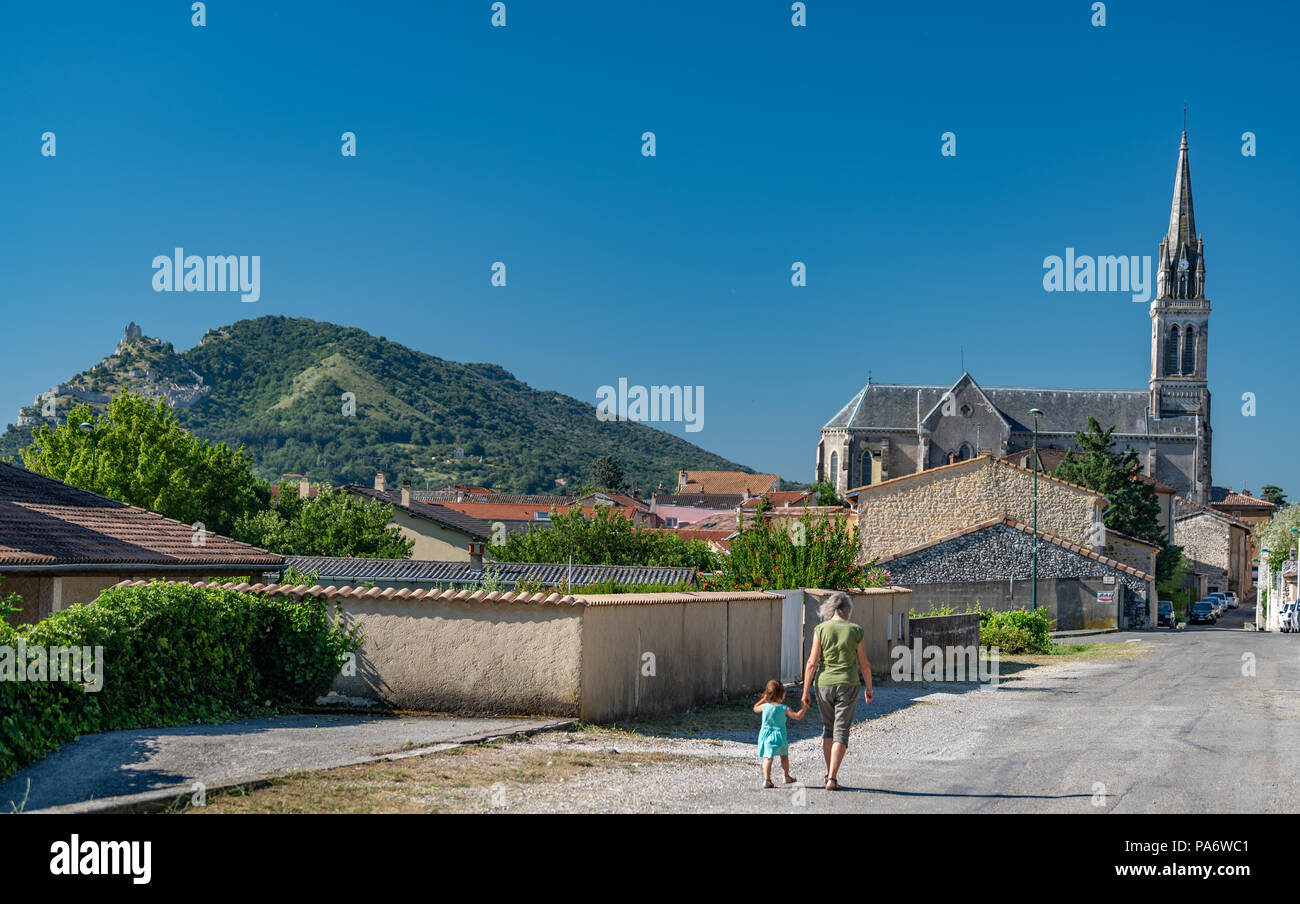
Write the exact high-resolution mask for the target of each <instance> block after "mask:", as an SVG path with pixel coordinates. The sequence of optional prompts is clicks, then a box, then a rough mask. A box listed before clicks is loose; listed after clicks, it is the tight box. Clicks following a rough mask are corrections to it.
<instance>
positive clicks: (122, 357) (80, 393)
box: [16, 322, 212, 427]
mask: <svg viewBox="0 0 1300 904" xmlns="http://www.w3.org/2000/svg"><path fill="white" fill-rule="evenodd" d="M166 350H167V346H166V344H165V343H164V342H163V341H162V340H161V339H154V338H150V337H149V336H146V335H144V332H143V331H142V330H141V329H140V326H139V325H138V324H136V323H134V322H132V323H128V324H127V325H126V329H125V330H123V333H122V338H121V339H120V340H119V341H118V343H117V347H116V348H114V349H113V354H112V355H110V356H108V357H107V358H105V359H104V360H103V361H101V362H99V363H98V364H96V365H95V366H94V367H92V368H91V369H90V370H88V371H86V372H84V373H82V374H79V375H78V376H76V377H73V378H72V379H71V380H70V381H68V382H67V383H60V384H58V385H57V386H53V387H51V388H50V390H49V391H48V392H43V393H41V394H40V395H38V396H36V399H35V401H33V403H32V404H31V405H24V406H23V407H22V408H19V409H18V420H17V422H16V425H17V426H19V427H39V426H40V425H41V424H57V423H59V421H60V420H61V419H62V417H64V416H66V413H67V411H68V410H69V409H70V408H72V407H74V406H76V405H79V404H81V403H83V402H85V403H89V404H91V405H94V406H96V407H98V406H102V405H107V404H108V402H109V401H110V400H111V399H112V398H113V395H114V394H115V393H116V392H118V391H121V390H123V389H129V390H130V391H132V392H134V393H136V394H137V395H142V396H144V397H146V398H150V399H159V398H161V399H166V401H167V404H168V405H170V406H171V407H173V408H175V407H177V406H180V407H182V408H188V407H189V406H191V405H193V404H195V403H196V402H198V401H199V400H200V399H202V398H204V397H205V396H207V395H208V394H209V393H210V392H212V387H211V386H209V385H208V384H206V383H204V382H203V377H202V376H200V375H199V374H198V373H196V372H195V371H194V370H191V369H190V368H185V372H186V376H188V378H189V379H184V378H181V379H176V378H174V377H170V378H169V377H164V376H163V375H162V374H161V373H159V372H158V371H156V370H154V369H153V368H150V367H144V368H140V367H133V366H132V367H128V366H127V365H128V360H129V358H130V357H131V356H132V355H133V353H143V354H144V355H150V354H152V355H159V354H166V353H167V351H166Z"/></svg>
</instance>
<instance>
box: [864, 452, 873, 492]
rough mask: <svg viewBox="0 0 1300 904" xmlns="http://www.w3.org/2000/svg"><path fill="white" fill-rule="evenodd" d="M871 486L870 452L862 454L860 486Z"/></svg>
mask: <svg viewBox="0 0 1300 904" xmlns="http://www.w3.org/2000/svg"><path fill="white" fill-rule="evenodd" d="M870 484H871V451H870V450H868V451H866V452H863V453H862V486H864V487H865V486H869V485H870Z"/></svg>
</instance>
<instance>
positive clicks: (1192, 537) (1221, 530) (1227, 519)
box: [1175, 500, 1255, 599]
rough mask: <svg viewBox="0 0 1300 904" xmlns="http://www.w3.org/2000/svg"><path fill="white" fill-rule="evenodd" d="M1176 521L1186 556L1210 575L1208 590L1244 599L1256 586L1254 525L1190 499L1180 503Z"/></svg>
mask: <svg viewBox="0 0 1300 904" xmlns="http://www.w3.org/2000/svg"><path fill="white" fill-rule="evenodd" d="M1175 524H1176V525H1177V526H1176V528H1175V530H1176V532H1177V534H1178V545H1179V546H1181V547H1182V548H1183V555H1184V556H1186V557H1187V560H1188V561H1189V562H1191V563H1192V568H1193V569H1194V570H1195V571H1197V572H1199V573H1201V574H1203V575H1205V576H1206V592H1208V593H1213V592H1214V591H1216V590H1231V591H1232V592H1233V593H1235V594H1237V596H1238V597H1240V598H1242V599H1244V598H1245V597H1246V594H1248V593H1250V592H1251V591H1252V590H1253V589H1254V586H1255V585H1254V581H1253V580H1252V579H1251V569H1250V564H1251V563H1250V548H1251V547H1250V536H1251V531H1252V528H1251V525H1250V524H1248V523H1247V522H1245V521H1242V520H1240V519H1238V518H1233V517H1232V516H1231V515H1225V514H1223V513H1222V512H1218V511H1215V510H1214V509H1211V508H1205V507H1203V506H1199V505H1195V504H1193V503H1190V502H1188V501H1186V500H1179V502H1178V514H1177V515H1176V516H1175Z"/></svg>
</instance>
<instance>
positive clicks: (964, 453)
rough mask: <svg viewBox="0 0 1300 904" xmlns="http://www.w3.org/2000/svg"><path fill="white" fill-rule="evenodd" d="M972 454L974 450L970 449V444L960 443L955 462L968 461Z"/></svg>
mask: <svg viewBox="0 0 1300 904" xmlns="http://www.w3.org/2000/svg"><path fill="white" fill-rule="evenodd" d="M974 454H975V453H974V450H973V449H971V447H970V443H962V444H961V449H960V450H958V452H957V460H958V461H966V460H967V459H969V458H970V457H971V456H972V455H974Z"/></svg>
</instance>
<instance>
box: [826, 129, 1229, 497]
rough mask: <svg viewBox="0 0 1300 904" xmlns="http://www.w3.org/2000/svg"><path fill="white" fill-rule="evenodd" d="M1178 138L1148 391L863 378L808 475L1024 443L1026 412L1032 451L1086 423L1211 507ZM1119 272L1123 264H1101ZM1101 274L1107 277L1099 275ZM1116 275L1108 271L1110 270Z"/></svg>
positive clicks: (1195, 282) (1203, 307) (1200, 331)
mask: <svg viewBox="0 0 1300 904" xmlns="http://www.w3.org/2000/svg"><path fill="white" fill-rule="evenodd" d="M1187 153H1188V152H1187V133H1186V132H1184V133H1183V139H1182V144H1181V146H1180V147H1179V151H1178V169H1177V172H1176V173H1175V176H1174V194H1173V203H1172V205H1171V209H1170V214H1169V228H1168V230H1167V231H1166V233H1165V235H1164V237H1163V238H1162V239H1161V242H1160V251H1159V259H1158V260H1157V261H1156V262H1155V270H1156V293H1155V298H1154V299H1153V300H1152V301H1151V304H1150V308H1149V315H1150V319H1151V368H1150V374H1149V378H1148V382H1147V387H1146V389H1131V390H1109V389H1042V388H1038V387H1026V386H1006V387H985V388H981V387H980V386H979V385H978V384H977V383H976V382H975V380H974V379H973V378H972V377H971V375H970V374H969V373H963V374H962V375H961V377H960V378H959V379H958V380H957V381H956V382H955V383H953V384H951V385H949V384H884V383H874V382H872V381H871V379H870V378H868V380H867V385H866V386H864V387H863V388H862V389H861V390H860V391H859V392H858V393H857V395H855V396H853V398H851V399H849V401H848V402H847V403H846V404H845V405H844V406H843V407H842V408H841V409H840V411H839V412H838V413H837V414H836V415H835V416H834V417H832V418H831V419H830V421H828V422H827V423H826V426H824V427H822V429H821V436H820V439H819V441H818V444H817V457H816V465H815V471H814V473H815V478H814V479H816V480H819V481H820V480H827V481H830V483H831V484H832V485H833V486H834V487H835V488H836V489H837V490H838V491H839V492H840V493H847V492H848V491H849V490H850V489H851V488H853V487H859V486H866V485H870V484H875V483H879V482H881V481H885V480H890V479H892V478H895V477H898V476H900V475H903V474H912V473H916V472H919V471H924V470H926V469H928V468H935V467H939V466H941V465H946V464H950V463H952V462H954V461H964V460H966V459H970V458H975V457H976V456H979V455H994V456H997V457H1004V456H1007V455H1011V454H1013V453H1016V452H1019V451H1023V450H1026V449H1030V448H1032V444H1033V432H1034V423H1033V418H1032V417H1031V416H1030V415H1029V410H1030V409H1031V408H1037V409H1041V411H1042V412H1043V415H1042V417H1041V418H1040V419H1039V430H1038V433H1039V445H1040V448H1041V447H1044V446H1046V447H1049V448H1059V449H1075V448H1077V444H1076V443H1075V440H1074V433H1075V431H1082V430H1086V429H1087V426H1088V418H1089V417H1094V418H1096V419H1097V421H1098V422H1099V423H1100V424H1101V425H1102V427H1103V428H1104V427H1110V426H1114V427H1115V432H1114V434H1113V438H1114V440H1115V443H1116V448H1117V449H1118V450H1119V451H1127V450H1130V449H1132V450H1135V451H1136V452H1137V453H1138V455H1139V456H1140V458H1141V460H1142V467H1143V472H1144V474H1145V475H1146V476H1147V477H1150V478H1154V479H1155V480H1158V481H1161V482H1163V483H1166V484H1169V485H1171V486H1173V487H1174V488H1175V489H1176V491H1177V492H1178V494H1179V495H1182V496H1186V497H1188V498H1190V499H1192V500H1193V501H1195V502H1198V503H1201V504H1208V503H1209V502H1210V486H1211V483H1210V473H1211V471H1210V466H1211V457H1210V452H1211V434H1210V391H1209V383H1208V374H1207V368H1206V363H1207V358H1208V351H1209V336H1208V331H1207V328H1208V324H1209V317H1210V302H1209V300H1208V299H1207V298H1206V296H1205V258H1204V245H1203V242H1202V240H1201V237H1200V235H1198V234H1197V232H1196V218H1195V214H1194V211H1193V206H1192V182H1191V170H1190V168H1189V165H1188V157H1187ZM1102 262H1105V264H1106V266H1108V267H1109V266H1112V265H1113V266H1115V267H1116V268H1118V266H1119V264H1120V263H1122V262H1123V259H1113V258H1102V259H1100V260H1099V263H1098V266H1099V267H1100V266H1102ZM1108 272H1109V271H1108ZM1116 272H1118V270H1116Z"/></svg>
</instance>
